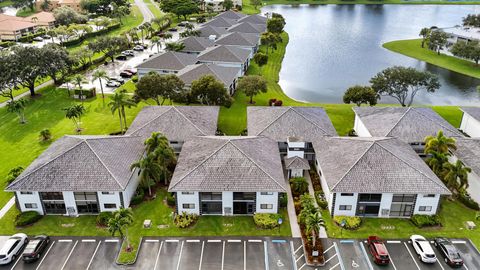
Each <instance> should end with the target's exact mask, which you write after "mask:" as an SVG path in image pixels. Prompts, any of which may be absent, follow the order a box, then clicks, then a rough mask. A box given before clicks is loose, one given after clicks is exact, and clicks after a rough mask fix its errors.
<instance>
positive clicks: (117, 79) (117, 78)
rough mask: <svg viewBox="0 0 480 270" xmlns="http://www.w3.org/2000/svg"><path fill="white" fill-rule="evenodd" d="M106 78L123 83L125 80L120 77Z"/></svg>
mask: <svg viewBox="0 0 480 270" xmlns="http://www.w3.org/2000/svg"><path fill="white" fill-rule="evenodd" d="M108 80H109V81H117V82H119V83H120V84H124V83H125V80H124V79H122V77H109V78H108Z"/></svg>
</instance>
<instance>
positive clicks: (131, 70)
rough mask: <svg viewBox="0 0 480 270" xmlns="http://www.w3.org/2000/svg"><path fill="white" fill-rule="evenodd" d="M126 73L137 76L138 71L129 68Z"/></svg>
mask: <svg viewBox="0 0 480 270" xmlns="http://www.w3.org/2000/svg"><path fill="white" fill-rule="evenodd" d="M124 71H126V72H128V73H131V74H132V75H137V70H136V69H134V68H127V69H125V70H124Z"/></svg>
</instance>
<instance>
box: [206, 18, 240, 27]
mask: <svg viewBox="0 0 480 270" xmlns="http://www.w3.org/2000/svg"><path fill="white" fill-rule="evenodd" d="M234 24H237V20H235V19H227V18H224V17H215V18H213V19H212V20H210V21H208V22H206V23H204V24H203V25H202V26H212V27H218V28H223V29H225V30H227V29H228V28H229V27H230V26H232V25H234Z"/></svg>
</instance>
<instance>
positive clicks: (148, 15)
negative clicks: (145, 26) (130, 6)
mask: <svg viewBox="0 0 480 270" xmlns="http://www.w3.org/2000/svg"><path fill="white" fill-rule="evenodd" d="M135 5H137V6H138V9H140V12H141V13H142V15H143V23H146V22H149V21H151V20H152V19H153V18H155V15H153V13H152V12H151V11H150V9H149V8H148V6H147V5H146V4H145V2H143V0H135Z"/></svg>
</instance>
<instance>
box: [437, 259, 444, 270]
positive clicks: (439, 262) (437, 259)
mask: <svg viewBox="0 0 480 270" xmlns="http://www.w3.org/2000/svg"><path fill="white" fill-rule="evenodd" d="M437 263H438V265H440V268H442V270H445V268H443V266H442V264H441V263H440V261H439V260H438V259H437Z"/></svg>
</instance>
